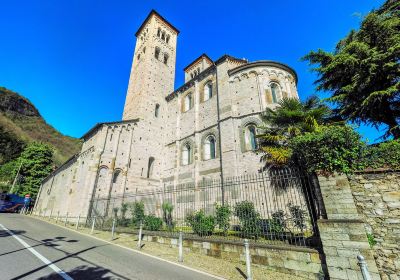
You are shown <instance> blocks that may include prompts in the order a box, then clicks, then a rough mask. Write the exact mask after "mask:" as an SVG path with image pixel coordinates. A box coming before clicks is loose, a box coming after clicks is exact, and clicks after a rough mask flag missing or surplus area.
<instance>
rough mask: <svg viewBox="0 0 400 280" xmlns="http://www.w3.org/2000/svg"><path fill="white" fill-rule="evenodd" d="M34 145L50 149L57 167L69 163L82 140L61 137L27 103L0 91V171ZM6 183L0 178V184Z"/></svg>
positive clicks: (20, 98) (2, 88)
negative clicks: (31, 144)
mask: <svg viewBox="0 0 400 280" xmlns="http://www.w3.org/2000/svg"><path fill="white" fill-rule="evenodd" d="M32 142H39V143H43V144H47V145H49V146H50V147H51V148H52V149H53V162H54V164H55V165H60V164H61V163H63V162H64V161H66V160H67V159H68V158H69V157H71V156H72V155H73V154H75V153H77V152H79V150H80V147H81V142H80V140H79V139H76V138H73V137H69V136H65V135H62V134H61V133H60V132H58V131H57V130H56V129H54V128H53V127H52V126H50V125H49V124H47V123H46V121H45V120H44V119H43V118H42V116H41V115H40V113H39V111H38V110H37V109H36V108H35V106H34V105H33V104H32V103H31V102H30V101H29V100H28V99H26V98H25V97H23V96H21V95H19V94H18V93H16V92H13V91H11V90H8V89H6V88H4V87H0V169H1V166H2V165H5V164H6V163H8V162H11V161H13V160H15V159H17V158H18V157H19V156H20V155H21V153H22V152H23V150H24V148H25V147H26V146H27V144H29V143H32ZM2 175H3V176H4V175H6V174H2ZM5 179H6V178H0V181H3V182H4V180H5Z"/></svg>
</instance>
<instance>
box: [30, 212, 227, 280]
mask: <svg viewBox="0 0 400 280" xmlns="http://www.w3.org/2000/svg"><path fill="white" fill-rule="evenodd" d="M29 217H30V218H33V219H37V220H39V221H42V222H44V223H48V224H50V225H53V226H56V227H60V228H62V229H66V230H69V231H73V232H75V233H77V234H80V235H84V236H86V237H89V238H93V239H96V240H99V241H102V242H105V243H108V244H110V245H114V246H117V247H120V248H122V249H125V250H129V251H132V252H135V253H138V254H141V255H145V256H147V257H150V258H153V259H156V260H159V261H162V262H166V263H169V264H172V265H175V266H179V267H182V268H185V269H187V270H191V271H194V272H197V273H200V274H203V275H207V276H209V277H212V278H215V279H218V280H227V279H226V278H223V277H220V276H217V275H213V274H211V273H208V272H205V271H202V270H199V269H196V268H192V267H189V266H186V265H183V264H179V263H176V262H173V261H169V260H166V259H162V258H160V257H156V256H153V255H150V254H147V253H144V252H142V251H139V250H135V249H132V248H129V247H125V246H122V245H120V244H116V243H113V242H111V241H107V240H104V239H101V238H98V237H95V236H93V235H90V234H86V233H83V232H80V231H76V230H75V229H71V228H68V227H63V226H62V225H57V224H53V223H50V222H48V221H45V220H42V219H40V218H37V217H33V216H29Z"/></svg>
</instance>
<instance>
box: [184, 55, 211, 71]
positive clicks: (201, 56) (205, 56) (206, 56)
mask: <svg viewBox="0 0 400 280" xmlns="http://www.w3.org/2000/svg"><path fill="white" fill-rule="evenodd" d="M203 57H204V58H205V59H206V60H208V61H209V62H211V64H213V63H214V62H213V61H212V59H211V58H210V57H209V56H208V55H207V54H205V53H203V54H202V55H200V56H199V57H198V58H196V59H195V60H194V61H193V62H192V63H190V64H189V65H188V66H186V67H185V68H183V71H185V72H186V70H187V69H189V68H190V67H192V66H193V65H194V64H196V62H197V61H199V60H200V59H202V58H203Z"/></svg>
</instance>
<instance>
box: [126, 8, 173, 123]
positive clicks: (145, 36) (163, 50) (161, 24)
mask: <svg viewBox="0 0 400 280" xmlns="http://www.w3.org/2000/svg"><path fill="white" fill-rule="evenodd" d="M178 34H179V31H178V29H176V28H175V27H174V26H173V25H172V24H170V23H169V22H168V21H167V20H165V19H164V18H163V17H162V16H161V15H160V14H159V13H157V12H156V11H155V10H152V11H151V12H150V14H149V15H148V16H147V18H146V19H145V21H144V22H143V24H142V25H141V26H140V27H139V29H138V31H137V32H136V34H135V35H136V47H135V53H134V56H133V63H132V68H131V74H130V78H129V85H128V91H127V94H126V100H125V107H124V113H123V117H122V119H123V120H130V119H135V118H140V119H149V118H152V117H154V115H155V114H162V112H163V111H164V110H163V109H164V108H165V97H166V96H167V95H168V94H170V93H171V92H172V91H173V90H174V82H175V63H176V43H177V38H178Z"/></svg>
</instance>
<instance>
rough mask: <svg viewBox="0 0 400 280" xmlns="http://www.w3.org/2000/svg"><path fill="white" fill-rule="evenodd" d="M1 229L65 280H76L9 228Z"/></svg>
mask: <svg viewBox="0 0 400 280" xmlns="http://www.w3.org/2000/svg"><path fill="white" fill-rule="evenodd" d="M0 227H2V228H3V229H4V230H5V231H6V232H7V233H8V234H9V235H10V236H12V237H14V238H15V239H16V240H17V241H18V242H19V243H21V244H22V245H23V246H24V247H25V248H26V249H28V250H29V251H30V252H31V253H32V254H34V255H35V256H36V257H37V258H38V259H39V260H41V261H42V262H44V263H45V264H46V265H47V266H48V267H50V268H51V269H52V270H54V271H55V272H56V273H57V274H58V275H60V276H61V277H62V278H63V279H65V280H74V279H73V278H71V277H69V276H68V274H67V273H65V272H64V271H63V270H61V269H60V268H58V266H56V265H55V264H53V263H52V262H51V261H49V260H48V259H46V258H45V257H43V256H42V255H41V254H39V252H38V251H36V250H35V249H33V248H32V247H31V246H29V244H28V243H26V242H25V241H24V240H22V239H21V238H19V237H18V236H16V235H15V234H14V233H12V232H11V231H10V230H8V228H6V227H5V226H3V225H2V224H0Z"/></svg>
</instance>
